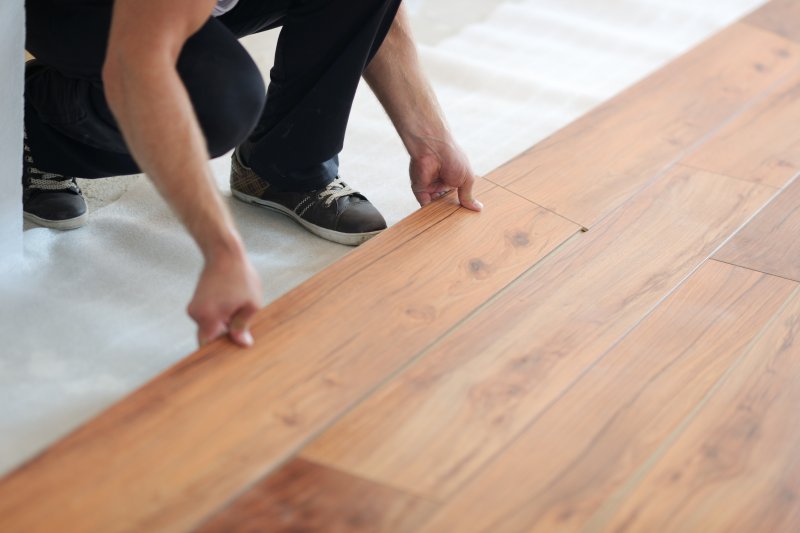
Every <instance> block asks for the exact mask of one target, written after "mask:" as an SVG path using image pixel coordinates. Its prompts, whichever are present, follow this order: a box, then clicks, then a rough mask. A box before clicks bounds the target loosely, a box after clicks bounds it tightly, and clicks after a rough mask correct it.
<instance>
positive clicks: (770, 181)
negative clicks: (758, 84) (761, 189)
mask: <svg viewBox="0 0 800 533" xmlns="http://www.w3.org/2000/svg"><path fill="white" fill-rule="evenodd" d="M798 5H800V4H798ZM798 22H800V18H798ZM798 124H800V72H795V73H793V74H792V75H791V76H789V77H788V78H787V79H786V80H784V81H783V82H782V83H781V84H779V85H778V86H777V87H776V88H775V89H774V90H773V91H770V92H769V93H768V94H767V95H765V97H764V98H762V99H761V101H759V102H758V103H756V104H755V105H754V106H753V107H752V108H750V109H748V110H747V111H745V112H744V113H742V114H741V115H739V116H738V117H736V118H735V119H734V120H732V121H731V122H729V123H728V124H726V125H725V127H723V128H722V129H721V130H720V131H719V132H718V133H716V134H715V135H714V136H713V137H712V138H711V139H710V140H709V141H708V142H706V143H704V144H702V145H701V146H700V147H699V149H698V150H697V151H696V152H694V153H692V154H690V155H689V156H688V157H687V158H686V159H684V160H683V161H682V164H685V165H689V166H693V167H696V168H701V169H703V170H708V171H710V172H716V173H718V174H725V175H727V176H734V177H738V178H741V179H746V180H750V181H756V182H759V183H764V184H765V185H770V186H773V187H777V188H780V187H783V186H784V185H786V183H788V182H789V181H790V180H791V179H792V178H793V177H794V176H795V175H797V173H798V172H800V128H798V127H797V125H798Z"/></svg>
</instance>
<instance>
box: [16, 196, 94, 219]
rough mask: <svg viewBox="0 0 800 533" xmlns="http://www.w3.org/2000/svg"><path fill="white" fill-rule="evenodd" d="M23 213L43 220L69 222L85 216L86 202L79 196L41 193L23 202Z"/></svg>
mask: <svg viewBox="0 0 800 533" xmlns="http://www.w3.org/2000/svg"><path fill="white" fill-rule="evenodd" d="M25 211H26V212H27V213H31V214H33V215H36V216H38V217H40V218H42V219H45V220H70V219H73V218H77V217H80V216H82V215H85V214H86V201H85V200H84V199H83V197H82V196H81V195H79V194H72V193H67V192H42V193H39V194H37V195H36V196H35V197H32V198H30V199H29V200H28V201H27V202H25Z"/></svg>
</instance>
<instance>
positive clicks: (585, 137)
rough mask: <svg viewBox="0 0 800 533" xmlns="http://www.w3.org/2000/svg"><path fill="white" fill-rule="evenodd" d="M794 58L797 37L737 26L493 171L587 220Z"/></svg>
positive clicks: (799, 54)
mask: <svg viewBox="0 0 800 533" xmlns="http://www.w3.org/2000/svg"><path fill="white" fill-rule="evenodd" d="M798 66H800V48H798V45H797V44H795V43H792V42H790V41H788V40H786V39H784V38H782V37H779V36H777V35H774V34H772V33H769V32H766V31H763V30H760V29H758V28H755V27H752V26H747V25H744V24H741V23H739V24H734V25H733V26H731V27H729V28H728V29H726V30H724V31H722V32H721V33H719V34H717V35H716V36H714V37H712V38H711V39H710V40H708V41H706V42H705V43H703V44H701V45H700V46H699V47H697V48H695V49H694V50H692V51H690V52H689V53H687V54H686V55H684V56H682V57H680V58H679V59H677V60H676V61H674V62H673V63H670V64H669V65H667V66H666V67H664V68H663V69H661V70H659V71H657V72H656V73H655V74H653V75H651V76H650V77H648V78H646V79H645V80H643V81H642V82H640V83H638V84H636V85H634V86H633V87H631V88H630V89H628V90H626V91H624V92H623V93H621V94H620V95H619V96H617V97H615V98H613V99H611V100H610V101H608V102H607V103H605V104H602V105H601V106H600V107H598V108H597V109H596V110H594V111H592V112H590V113H589V114H587V115H585V116H584V117H582V118H580V119H578V120H577V121H576V122H574V123H572V124H570V125H568V126H567V127H565V128H564V129H562V130H560V131H558V132H557V133H555V134H554V135H553V136H551V137H549V138H548V139H546V140H544V141H543V142H541V143H539V144H538V145H536V146H535V147H533V148H532V149H531V150H529V151H528V152H526V153H524V154H522V155H521V156H520V157H518V158H516V159H514V160H512V161H511V162H510V163H508V164H507V165H505V166H504V167H502V168H501V169H500V170H499V171H498V173H496V174H494V175H493V176H491V177H490V179H492V180H493V181H495V182H496V183H498V184H500V185H502V186H504V187H506V188H508V189H509V190H511V191H514V192H516V193H517V194H520V195H521V196H524V197H525V198H528V199H530V200H531V201H533V202H536V203H537V204H539V205H541V206H544V207H546V208H548V209H550V210H552V211H554V212H556V213H559V214H561V215H563V216H564V217H566V218H568V219H570V220H574V221H576V222H577V223H579V224H582V225H583V226H585V227H587V228H591V227H593V226H594V225H595V224H596V223H597V222H598V221H599V220H601V219H603V218H604V217H605V216H607V215H608V214H609V213H610V212H612V211H613V210H614V209H616V208H617V207H619V206H620V205H621V204H623V203H624V202H625V201H626V200H627V199H629V198H631V197H632V196H633V195H634V194H635V193H636V192H637V191H639V190H640V189H641V188H642V187H643V186H644V185H645V184H647V183H649V182H650V181H651V180H653V179H654V178H655V177H656V176H657V175H659V174H660V173H661V172H663V171H664V170H665V169H667V168H669V166H670V165H671V164H673V163H675V162H676V161H678V160H679V159H680V158H681V157H682V156H683V155H685V154H686V153H688V151H689V150H690V149H691V148H692V147H693V146H694V145H695V144H696V143H698V142H700V141H701V140H702V139H703V138H704V137H706V136H707V135H709V134H711V133H712V132H713V131H714V130H715V129H716V128H719V127H721V126H722V125H723V123H724V122H725V121H726V120H728V119H729V118H730V117H732V116H733V115H735V114H736V113H738V112H740V111H741V110H742V109H743V108H744V107H745V106H746V105H747V104H748V102H750V101H751V100H752V99H753V98H755V97H757V96H758V95H760V94H762V93H763V92H764V91H766V90H767V89H769V88H770V87H771V86H772V85H773V84H775V83H777V82H778V81H779V80H781V79H782V78H783V77H784V76H786V75H787V74H789V73H790V72H791V71H793V70H794V69H797V68H798Z"/></svg>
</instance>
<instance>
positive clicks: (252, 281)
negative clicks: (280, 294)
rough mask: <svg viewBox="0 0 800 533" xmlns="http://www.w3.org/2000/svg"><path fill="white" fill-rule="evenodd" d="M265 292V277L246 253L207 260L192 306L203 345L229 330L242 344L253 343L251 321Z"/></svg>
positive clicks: (234, 338)
mask: <svg viewBox="0 0 800 533" xmlns="http://www.w3.org/2000/svg"><path fill="white" fill-rule="evenodd" d="M261 295H262V289H261V280H260V279H259V276H258V273H257V272H256V271H255V269H254V268H253V266H252V265H251V264H250V261H249V260H248V259H247V256H246V255H244V254H241V255H235V256H231V255H223V256H221V257H216V258H214V259H211V260H208V261H206V265H205V268H203V272H202V273H201V274H200V281H198V282H197V289H196V290H195V293H194V297H193V298H192V302H191V303H190V304H189V309H188V311H189V316H190V317H192V319H193V320H194V321H195V322H197V339H198V341H199V343H200V345H203V344H206V343H208V342H211V341H213V340H214V339H216V338H218V337H221V336H222V335H225V334H227V335H228V336H229V337H230V339H231V340H232V341H233V342H235V343H236V344H238V345H240V346H245V347H248V346H252V345H253V336H252V335H251V333H250V322H251V320H252V319H253V316H254V315H255V314H256V311H258V309H259V308H260V307H261V298H262V296H261Z"/></svg>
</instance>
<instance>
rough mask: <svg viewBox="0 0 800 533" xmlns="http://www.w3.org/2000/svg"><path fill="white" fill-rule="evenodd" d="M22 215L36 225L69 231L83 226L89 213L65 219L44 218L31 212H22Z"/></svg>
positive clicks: (87, 220)
mask: <svg viewBox="0 0 800 533" xmlns="http://www.w3.org/2000/svg"><path fill="white" fill-rule="evenodd" d="M22 216H23V218H24V219H25V220H27V221H29V222H33V223H34V224H36V225H37V226H42V227H43V228H50V229H57V230H60V231H69V230H73V229H78V228H80V227H82V226H85V225H86V223H87V222H89V213H84V214H82V215H81V216H78V217H75V218H68V219H66V220H48V219H46V218H41V217H37V216H36V215H33V214H31V213H25V212H23V213H22Z"/></svg>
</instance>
